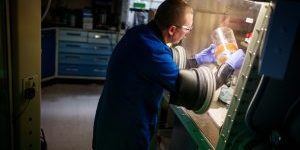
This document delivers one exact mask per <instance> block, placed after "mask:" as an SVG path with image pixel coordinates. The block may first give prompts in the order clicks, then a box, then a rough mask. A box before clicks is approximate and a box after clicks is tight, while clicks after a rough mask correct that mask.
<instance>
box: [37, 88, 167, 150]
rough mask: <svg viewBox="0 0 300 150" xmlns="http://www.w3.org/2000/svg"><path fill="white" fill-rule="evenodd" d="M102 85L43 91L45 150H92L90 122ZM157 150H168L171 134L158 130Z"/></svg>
mask: <svg viewBox="0 0 300 150" xmlns="http://www.w3.org/2000/svg"><path fill="white" fill-rule="evenodd" d="M102 88H103V86H102V85H101V84H53V85H49V86H46V87H43V88H42V101H41V127H42V128H43V130H44V132H45V136H46V141H47V144H48V150H92V131H93V121H94V115H95V112H96V107H97V103H98V100H99V97H100V95H101V91H102ZM158 134H159V138H158V139H159V141H157V143H158V148H157V150H167V149H168V143H170V142H169V141H170V140H169V138H170V134H171V132H170V130H165V129H164V130H159V132H158Z"/></svg>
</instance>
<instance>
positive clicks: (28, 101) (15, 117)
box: [13, 99, 31, 121]
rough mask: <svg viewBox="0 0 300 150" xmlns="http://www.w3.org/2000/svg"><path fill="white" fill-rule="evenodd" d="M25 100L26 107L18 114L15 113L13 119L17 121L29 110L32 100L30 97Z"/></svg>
mask: <svg viewBox="0 0 300 150" xmlns="http://www.w3.org/2000/svg"><path fill="white" fill-rule="evenodd" d="M25 101H26V102H27V103H26V106H25V107H24V109H23V110H22V111H20V112H19V113H18V114H17V115H15V116H14V117H13V121H16V120H17V119H18V118H19V117H20V116H22V114H24V112H25V111H26V110H27V108H28V106H29V104H30V101H31V100H29V99H25Z"/></svg>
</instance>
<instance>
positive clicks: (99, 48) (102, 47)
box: [95, 46, 109, 50]
mask: <svg viewBox="0 0 300 150" xmlns="http://www.w3.org/2000/svg"><path fill="white" fill-rule="evenodd" d="M95 49H98V50H101V49H109V47H107V46H95Z"/></svg>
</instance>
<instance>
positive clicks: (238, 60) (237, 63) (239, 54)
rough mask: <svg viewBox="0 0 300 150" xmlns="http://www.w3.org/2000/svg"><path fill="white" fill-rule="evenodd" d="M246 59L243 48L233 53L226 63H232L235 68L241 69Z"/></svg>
mask: <svg viewBox="0 0 300 150" xmlns="http://www.w3.org/2000/svg"><path fill="white" fill-rule="evenodd" d="M244 59H245V53H244V51H243V50H242V49H239V50H237V51H236V52H234V53H233V54H231V55H230V56H229V57H228V59H227V60H226V62H225V63H227V64H228V65H230V66H231V67H232V68H233V69H235V70H236V69H240V68H241V66H242V64H243V61H244Z"/></svg>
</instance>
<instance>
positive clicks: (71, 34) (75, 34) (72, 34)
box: [66, 33, 80, 36]
mask: <svg viewBox="0 0 300 150" xmlns="http://www.w3.org/2000/svg"><path fill="white" fill-rule="evenodd" d="M66 34H67V35H70V36H80V33H66Z"/></svg>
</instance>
